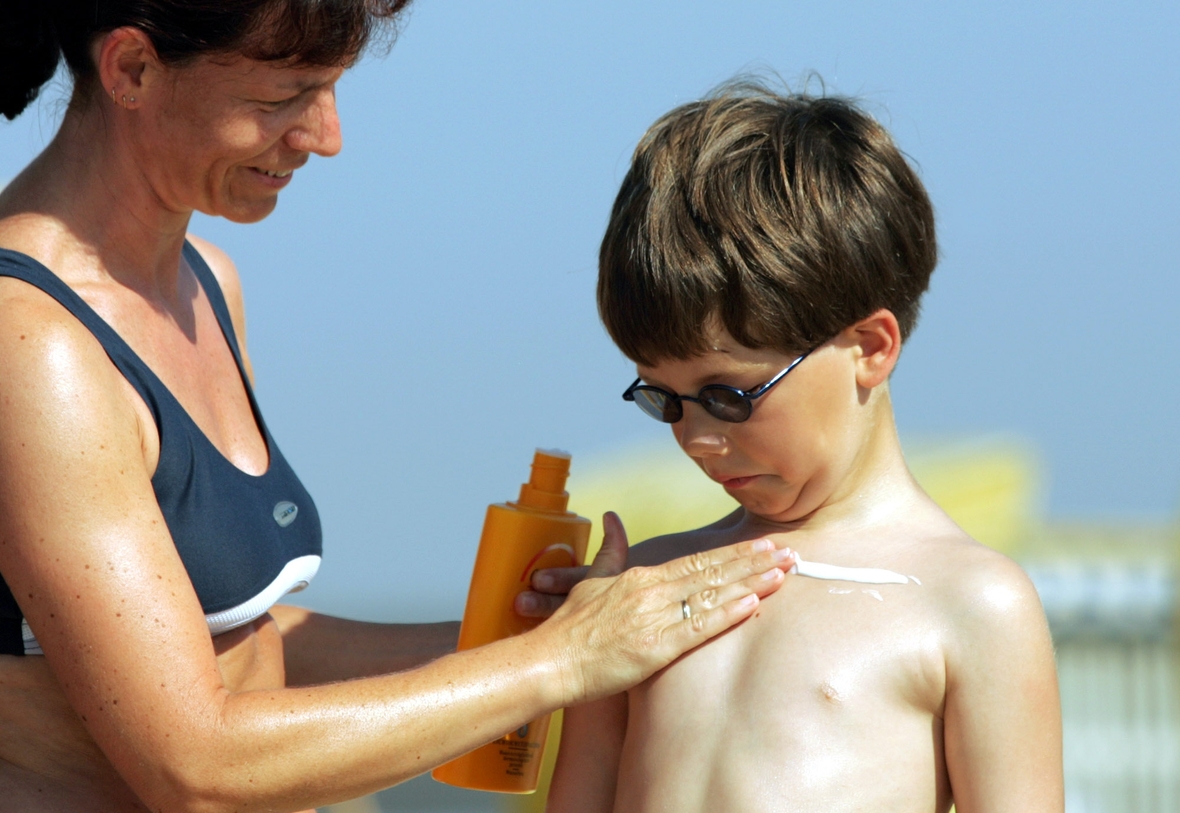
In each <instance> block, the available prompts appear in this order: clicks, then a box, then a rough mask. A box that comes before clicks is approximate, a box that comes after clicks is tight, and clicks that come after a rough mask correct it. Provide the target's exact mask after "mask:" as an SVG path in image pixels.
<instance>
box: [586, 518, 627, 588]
mask: <svg viewBox="0 0 1180 813" xmlns="http://www.w3.org/2000/svg"><path fill="white" fill-rule="evenodd" d="M626 568H627V531H626V529H624V528H623V521H622V520H621V519H619V515H618V514H616V513H615V512H614V511H607V512H606V513H605V514H603V515H602V549H601V550H599V551H598V555H597V556H595V557H594V563H593V564H591V565H590V572H589V573H588V574H586V578H588V579H596V578H601V577H603V576H617V575H619V574H620V573H622V572H623V571H624V570H626Z"/></svg>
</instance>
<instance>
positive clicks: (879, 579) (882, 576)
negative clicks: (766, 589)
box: [791, 554, 921, 584]
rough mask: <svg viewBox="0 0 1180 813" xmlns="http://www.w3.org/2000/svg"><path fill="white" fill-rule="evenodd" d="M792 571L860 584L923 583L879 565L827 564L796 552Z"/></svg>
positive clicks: (817, 577) (812, 576) (818, 577)
mask: <svg viewBox="0 0 1180 813" xmlns="http://www.w3.org/2000/svg"><path fill="white" fill-rule="evenodd" d="M791 572H792V573H795V574H798V575H800V576H807V577H808V578H812V579H826V580H828V581H840V582H857V583H858V584H909V583H910V581H911V580H913V582H914V583H915V584H921V582H920V581H918V580H917V579H916V578H914V577H913V576H903V575H901V574H900V573H894V572H893V571H892V570H883V569H881V568H879V567H840V566H839V565H825V564H822V563H820V562H805V561H803V560H802V559H800V558H799V554H795V566H794V567H792V568H791Z"/></svg>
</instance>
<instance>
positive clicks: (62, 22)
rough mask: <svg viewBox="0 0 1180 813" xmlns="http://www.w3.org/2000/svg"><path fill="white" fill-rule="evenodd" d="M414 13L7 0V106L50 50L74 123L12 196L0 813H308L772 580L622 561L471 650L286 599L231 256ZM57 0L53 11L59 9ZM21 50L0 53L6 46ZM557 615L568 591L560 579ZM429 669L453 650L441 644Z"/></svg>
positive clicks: (294, 482)
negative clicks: (349, 90) (356, 72)
mask: <svg viewBox="0 0 1180 813" xmlns="http://www.w3.org/2000/svg"><path fill="white" fill-rule="evenodd" d="M404 3H405V0H385V1H384V2H376V1H375V0H318V1H316V0H206V2H196V1H193V2H177V1H176V0H97V2H95V0H55V2H52V3H43V2H42V0H21V1H20V2H8V3H5V4H4V5H3V7H2V10H0V31H2V32H4V33H3V36H4V38H5V45H6V47H5V48H4V49H3V53H0V60H2V61H3V64H0V112H3V113H4V114H5V115H7V116H8V117H9V118H12V117H14V116H15V115H17V114H19V113H20V111H21V110H22V109H23V108H24V107H25V106H26V105H27V104H28V103H29V102H30V101H31V100H32V99H33V98H34V97H35V96H36V93H37V90H38V88H39V87H40V86H41V84H43V83H44V82H45V81H47V80H48V78H49V77H50V76H51V75H52V73H53V70H54V68H55V66H56V65H57V62H58V60H59V58H60V56H61V55H64V58H65V60H66V62H67V64H68V66H69V68H70V71H71V73H72V74H73V77H74V93H73V97H72V99H71V102H70V105H69V108H68V110H67V112H66V115H65V118H64V121H63V123H62V126H61V130H60V131H59V133H58V134H57V136H56V137H55V138H54V140H53V141H52V143H51V144H50V145H49V146H48V147H47V148H46V150H45V151H44V152H43V153H42V154H41V155H40V156H38V157H37V159H36V160H34V161H33V163H32V164H30V165H29V167H28V168H26V169H25V170H24V172H22V173H21V174H20V175H19V176H18V177H17V178H16V179H15V180H14V181H13V182H12V183H11V184H10V185H9V186H8V187H7V188H6V189H5V190H4V191H3V193H2V194H0V577H2V581H0V652H2V653H4V654H0V800H3V801H2V802H0V807H4V809H13V810H22V811H38V812H44V811H66V810H69V811H74V810H87V811H96V812H97V813H107V812H108V811H111V812H113V811H128V810H153V811H160V810H164V811H173V810H182V811H188V810H193V811H221V810H227V811H228V810H235V811H249V810H300V809H306V808H309V807H312V806H315V805H320V804H327V803H332V802H336V801H340V800H343V799H347V798H351V797H355V796H359V795H362V794H365V793H368V792H371V791H374V790H376V789H378V788H381V787H385V786H388V785H391V784H394V783H396V782H399V781H401V780H403V779H406V778H408V777H410V776H413V775H416V774H419V773H421V772H423V771H425V770H428V769H429V768H431V767H433V766H435V765H438V764H440V763H442V762H444V761H446V760H448V759H450V758H452V757H454V756H456V755H458V754H461V753H463V752H465V751H468V750H470V749H471V748H473V747H476V746H478V745H481V744H482V743H484V742H487V741H489V740H491V739H493V738H495V737H497V736H500V735H501V734H503V733H504V732H506V731H509V730H512V729H514V728H516V727H518V726H519V725H521V724H523V723H524V722H526V721H528V720H530V719H533V718H535V717H537V716H539V715H541V714H543V713H545V712H548V711H551V710H553V709H556V708H559V707H562V706H565V705H570V704H573V703H579V702H582V701H586V700H591V699H595V698H598V697H602V696H605V695H609V694H614V693H617V692H619V691H621V690H623V689H625V688H628V687H629V686H631V685H634V684H635V683H637V682H639V681H640V680H642V679H644V678H645V677H647V676H648V675H650V674H652V673H653V672H654V671H656V670H657V669H659V668H661V667H663V666H665V665H666V664H668V663H670V662H671V661H672V660H673V659H675V658H676V657H677V656H678V655H680V654H681V653H683V652H685V651H687V650H688V649H690V648H692V647H694V646H697V645H699V644H700V643H702V642H704V641H705V640H707V639H708V638H709V637H711V636H713V635H716V634H717V633H719V632H721V631H722V630H724V629H726V628H728V627H730V626H732V625H733V624H735V623H737V622H738V621H740V620H742V619H743V618H745V617H747V616H748V615H749V614H750V613H751V612H752V611H753V609H754V607H755V606H756V604H757V600H758V596H759V595H765V594H767V593H769V592H771V591H773V590H774V589H777V587H778V586H779V585H780V584H781V583H782V579H783V570H784V569H785V568H786V567H789V553H788V552H786V551H775V550H773V546H772V545H771V544H770V543H769V542H765V541H763V542H761V543H758V544H751V545H748V546H746V547H743V548H738V549H731V550H725V551H720V552H715V553H713V554H710V555H709V557H708V558H705V557H696V558H693V559H689V560H680V561H677V562H674V563H672V564H670V565H667V566H664V567H661V568H655V569H642V568H641V569H634V570H631V571H628V572H627V573H625V574H623V575H621V576H620V575H617V574H619V573H620V572H621V570H622V568H623V565H624V562H625V557H626V552H625V551H626V542H625V539H624V538H623V532H622V528H621V526H619V525H618V522H617V520H616V519H613V518H608V523H607V527H608V533H607V539H606V542H605V544H604V552H603V554H601V555H600V556H599V558H598V560H596V562H595V564H594V566H593V567H592V568H591V569H590V572H589V575H590V576H592V577H594V578H589V579H587V580H585V581H583V582H582V583H580V584H578V585H577V586H576V587H574V588H573V590H572V591H569V597H568V599H567V600H565V602H564V604H561V606H560V607H559V608H557V609H556V612H554V613H553V616H552V618H551V619H550V620H548V621H546V622H545V623H543V624H541V625H540V626H539V627H538V628H537V629H536V630H534V631H532V632H529V633H526V634H524V635H521V636H518V637H516V638H513V639H509V640H506V641H502V642H499V643H497V644H494V645H492V646H488V647H484V648H481V649H478V650H473V651H469V652H464V653H458V654H450V655H445V653H446V652H448V651H449V650H450V649H451V648H453V643H454V636H455V632H456V630H455V625H453V624H445V625H421V626H396V625H374V624H360V623H354V622H348V621H343V620H340V619H331V618H325V617H322V616H318V615H315V614H311V613H308V612H305V611H302V610H297V609H295V608H289V607H278V606H273V605H274V603H275V601H277V599H278V598H279V597H280V596H281V595H282V594H283V593H285V592H287V591H289V590H291V589H297V588H298V587H299V586H301V585H302V584H303V583H305V582H306V581H308V580H309V579H310V578H311V577H312V575H314V571H315V568H316V567H317V565H318V558H319V553H320V528H319V521H318V517H317V516H316V513H315V509H314V505H313V504H312V503H311V500H310V497H309V496H308V495H307V494H306V492H305V491H304V490H303V487H302V486H301V485H300V484H299V481H298V479H297V478H296V477H295V475H294V473H293V472H292V471H291V469H290V467H289V466H288V465H287V464H286V462H285V461H284V460H283V458H282V455H281V453H280V451H279V449H278V447H277V446H276V445H275V444H274V441H273V439H272V438H271V437H270V435H269V433H268V432H267V430H266V427H265V424H264V423H263V421H262V419H261V416H260V414H259V412H258V410H257V406H256V404H255V403H254V400H253V395H252V393H251V390H250V386H249V377H250V363H249V357H248V355H247V353H246V349H245V347H244V345H243V344H242V343H241V342H242V337H244V336H245V324H244V319H243V309H242V302H241V291H240V287H239V284H238V278H237V273H236V271H235V269H234V266H233V264H232V262H231V261H230V260H229V258H228V257H226V256H225V255H224V254H223V253H222V252H220V251H219V250H218V249H217V248H216V247H214V246H212V245H210V244H208V243H206V242H204V241H201V240H199V239H197V238H195V237H190V236H188V235H187V234H186V229H187V225H188V221H189V217H190V215H191V213H192V212H193V211H194V210H200V211H203V212H206V213H209V214H217V215H221V216H224V217H227V218H229V219H231V220H234V221H238V222H250V221H256V220H259V219H261V218H263V217H265V216H266V215H267V214H268V213H269V212H270V211H271V210H272V209H273V208H274V206H275V202H276V199H277V196H278V193H279V191H280V190H281V189H282V188H283V187H284V186H286V185H287V184H288V183H290V182H291V179H292V172H293V171H294V170H295V169H297V168H298V167H300V166H301V165H302V164H303V163H304V162H305V161H306V160H307V158H308V156H309V155H310V154H311V153H316V154H318V155H333V154H334V153H336V152H337V151H338V150H339V149H340V131H339V125H338V121H337V118H336V109H335V100H334V86H335V83H336V81H337V79H338V78H339V77H340V75H341V73H342V71H343V70H344V69H345V67H347V66H348V65H349V64H351V63H352V62H353V61H354V60H355V59H356V57H357V56H358V55H359V54H360V53H361V51H362V49H363V47H364V45H365V42H366V40H367V38H368V36H369V34H370V32H371V29H372V28H373V27H374V26H378V25H381V24H387V23H388V22H389V21H391V20H393V19H394V18H395V15H396V14H397V13H398V11H399V10H400V8H401V6H402V5H404ZM44 7H48V9H47V10H46V9H45V8H44ZM14 43H15V47H14ZM550 575H551V576H552V577H554V581H555V585H554V586H553V587H552V589H551V595H548V596H545V595H541V594H536V593H534V594H531V595H530V596H529V599H528V600H529V601H531V602H533V604H534V606H533V612H534V613H535V614H539V615H544V614H547V613H549V612H551V611H552V610H553V606H552V605H556V604H558V603H560V596H561V595H562V594H563V593H565V592H567V590H568V586H567V585H564V584H563V581H565V582H572V581H576V575H577V574H572V573H570V572H568V571H566V572H554V573H551V574H550ZM440 656H442V657H440Z"/></svg>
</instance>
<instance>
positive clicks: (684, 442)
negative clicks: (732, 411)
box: [672, 404, 729, 457]
mask: <svg viewBox="0 0 1180 813" xmlns="http://www.w3.org/2000/svg"><path fill="white" fill-rule="evenodd" d="M694 407H696V408H694ZM697 413H699V414H697ZM718 423H720V421H718V420H717V419H715V418H712V417H710V416H709V415H707V414H705V413H704V410H701V409H700V408H699V407H697V405H696V404H688V405H686V409H685V410H684V417H683V418H681V419H680V420H679V421H677V422H676V423H674V424H672V431H673V433H674V434H675V435H676V442H677V443H679V444H680V448H682V449H684V451H685V453H686V454H687V455H688V456H689V457H716V456H720V455H725V454H728V453H729V438H728V436H727V435H726V434H725V432H723V431H721V430H720V428H719V427H718V426H717V424H718Z"/></svg>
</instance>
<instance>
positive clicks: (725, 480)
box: [717, 474, 758, 490]
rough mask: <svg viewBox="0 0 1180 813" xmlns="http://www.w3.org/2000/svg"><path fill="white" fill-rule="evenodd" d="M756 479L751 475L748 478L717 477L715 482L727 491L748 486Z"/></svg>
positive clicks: (755, 476) (756, 476) (754, 475)
mask: <svg viewBox="0 0 1180 813" xmlns="http://www.w3.org/2000/svg"><path fill="white" fill-rule="evenodd" d="M756 479H758V475H757V474H752V475H750V476H749V477H719V478H717V482H718V483H720V484H721V485H722V486H723V487H725V488H727V489H731V490H732V489H738V488H742V487H743V486H746V485H749V484H750V483H752V482H754V481H755V480H756Z"/></svg>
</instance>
